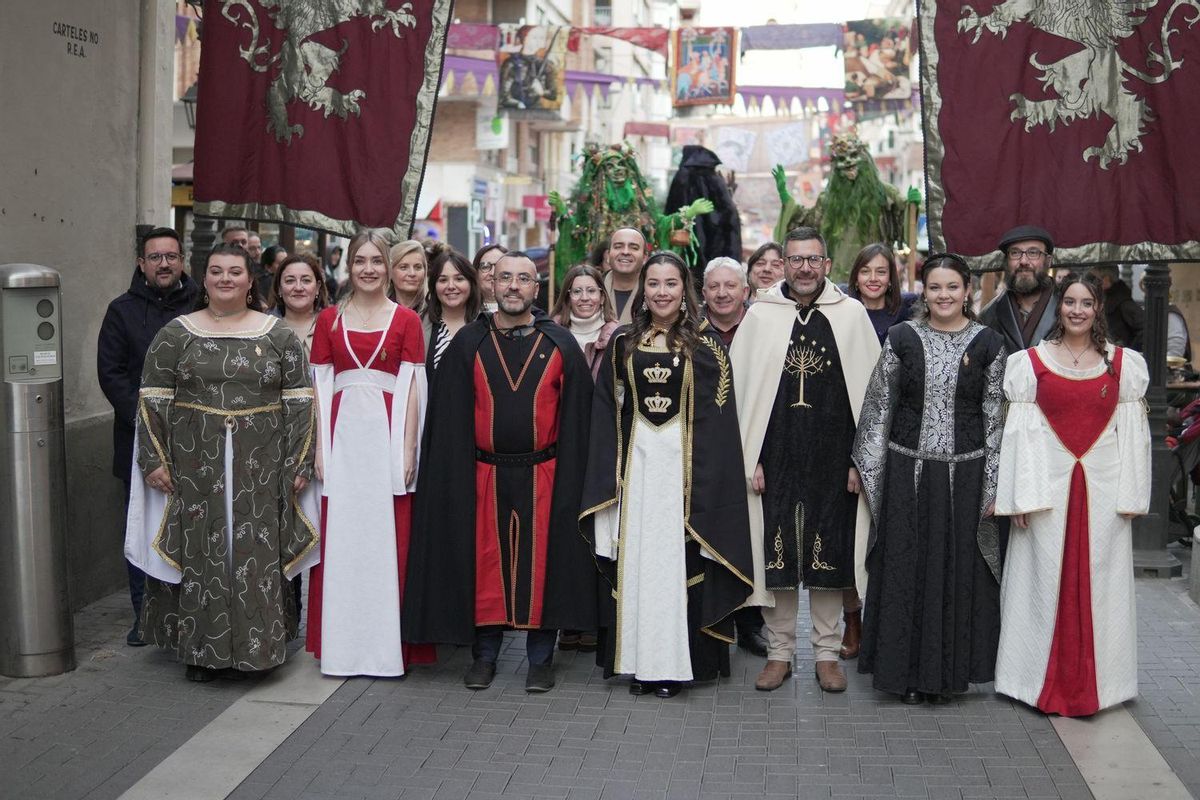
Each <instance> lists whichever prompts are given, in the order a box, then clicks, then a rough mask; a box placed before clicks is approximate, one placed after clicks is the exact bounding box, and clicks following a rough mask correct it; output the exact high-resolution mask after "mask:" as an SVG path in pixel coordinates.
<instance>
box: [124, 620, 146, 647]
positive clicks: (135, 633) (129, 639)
mask: <svg viewBox="0 0 1200 800" xmlns="http://www.w3.org/2000/svg"><path fill="white" fill-rule="evenodd" d="M125 644H127V645H129V646H130V647H145V646H146V642H145V641H143V640H142V629H141V627H140V626H139V625H138V623H137V620H134V621H133V627H132V628H130V629H129V633H127V634H126V635H125Z"/></svg>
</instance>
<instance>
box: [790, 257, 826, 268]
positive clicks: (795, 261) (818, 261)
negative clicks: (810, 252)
mask: <svg viewBox="0 0 1200 800" xmlns="http://www.w3.org/2000/svg"><path fill="white" fill-rule="evenodd" d="M828 260H829V259H827V258H826V257H825V256H788V257H787V262H788V263H789V264H791V265H792V266H793V267H799V266H801V265H802V264H804V262H805V261H807V262H808V265H809V266H810V267H812V268H813V269H816V268H817V267H819V266H821V265H822V264H824V263H825V262H826V261H828Z"/></svg>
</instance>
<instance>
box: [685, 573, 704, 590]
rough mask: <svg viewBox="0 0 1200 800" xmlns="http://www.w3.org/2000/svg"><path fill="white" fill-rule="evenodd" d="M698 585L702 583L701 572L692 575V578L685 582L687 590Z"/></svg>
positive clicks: (702, 574) (702, 576)
mask: <svg viewBox="0 0 1200 800" xmlns="http://www.w3.org/2000/svg"><path fill="white" fill-rule="evenodd" d="M698 583H704V573H703V572H701V573H700V574H699V575H693V576H692V577H690V578H688V581H687V585H688V588H689V589H690V588H691V587H693V586H695V585H696V584H698Z"/></svg>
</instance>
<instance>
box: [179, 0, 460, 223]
mask: <svg viewBox="0 0 1200 800" xmlns="http://www.w3.org/2000/svg"><path fill="white" fill-rule="evenodd" d="M452 7H453V2H452V0H411V1H408V0H405V1H403V2H402V0H207V1H206V2H205V6H204V11H205V13H204V40H203V41H204V44H203V49H202V51H201V56H200V82H199V92H198V98H197V125H196V159H195V175H196V186H195V197H196V201H197V202H196V213H197V214H201V215H207V216H215V217H229V218H235V219H257V220H271V221H279V222H287V223H291V224H293V225H299V226H303V227H306V228H315V229H321V230H325V231H329V232H331V233H336V234H340V235H343V236H350V235H353V234H354V233H355V231H356V230H358V229H360V228H362V227H371V228H388V229H391V230H392V231H393V232H395V234H396V235H397V236H399V237H401V238H407V237H408V235H409V230H410V228H411V226H412V221H413V215H414V212H415V209H416V203H417V194H418V192H419V190H420V186H421V178H422V175H423V173H424V169H425V157H426V153H427V150H428V147H429V133H430V128H431V126H432V124H433V110H434V104H435V101H436V99H437V90H438V86H439V84H440V81H441V70H442V59H443V54H444V50H445V41H446V30H447V27H448V25H449V22H450V15H451V11H452Z"/></svg>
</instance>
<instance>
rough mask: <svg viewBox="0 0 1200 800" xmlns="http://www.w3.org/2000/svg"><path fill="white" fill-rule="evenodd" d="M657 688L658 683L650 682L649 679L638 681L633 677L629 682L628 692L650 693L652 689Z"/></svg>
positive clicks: (637, 693)
mask: <svg viewBox="0 0 1200 800" xmlns="http://www.w3.org/2000/svg"><path fill="white" fill-rule="evenodd" d="M657 688H658V684H656V683H652V682H650V681H639V680H638V679H637V678H634V679H633V680H632V681H630V682H629V693H630V694H636V695H643V694H652V693H653V692H654V690H655V689H657Z"/></svg>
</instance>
